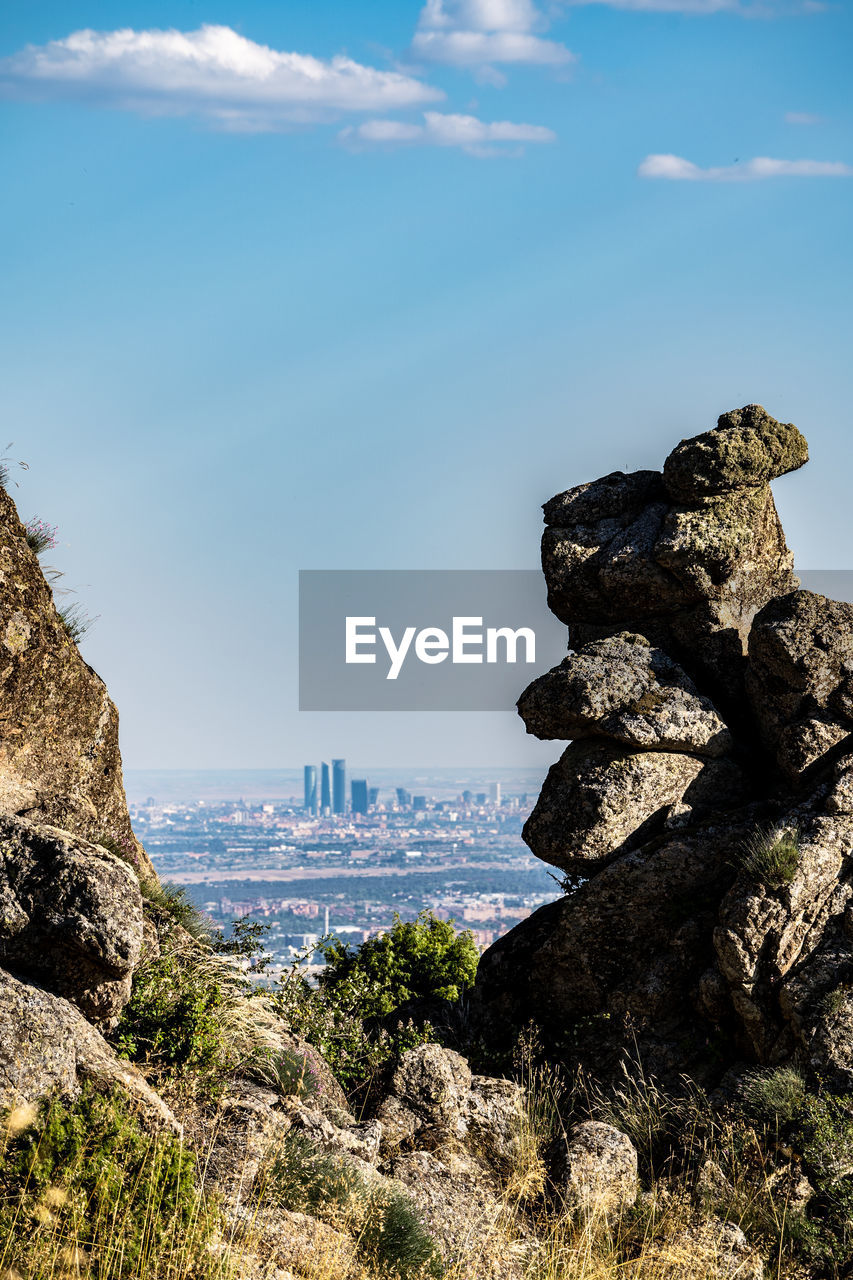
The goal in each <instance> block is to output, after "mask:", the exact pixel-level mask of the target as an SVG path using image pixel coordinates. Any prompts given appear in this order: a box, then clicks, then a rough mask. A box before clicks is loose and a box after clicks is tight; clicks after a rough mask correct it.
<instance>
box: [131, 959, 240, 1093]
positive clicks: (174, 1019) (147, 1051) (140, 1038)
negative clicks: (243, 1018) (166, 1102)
mask: <svg viewBox="0 0 853 1280" xmlns="http://www.w3.org/2000/svg"><path fill="white" fill-rule="evenodd" d="M228 994H229V992H228V987H227V983H226V982H225V981H224V979H223V975H221V974H220V973H219V972H217V970H216V969H212V968H211V965H210V964H209V958H208V956H207V955H205V953H204V952H202V951H201V949H199V950H198V952H196V951H195V950H194V949H192V948H190V947H168V946H166V947H164V948H163V950H161V952H160V954H159V956H156V957H154V958H152V959H149V960H147V961H144V962H143V963H142V964H141V965H140V966H139V967H138V968H137V970H136V972H135V973H134V975H133V988H132V991H131V996H130V1000H129V1001H128V1003H127V1005H126V1006H125V1008H124V1010H123V1012H122V1015H121V1019H120V1021H119V1024H118V1026H117V1028H116V1030H115V1031H114V1033H113V1037H112V1038H113V1042H114V1043H115V1045H116V1047H117V1049H118V1051H119V1052H120V1053H121V1054H123V1055H124V1056H125V1057H128V1058H131V1059H132V1060H133V1061H135V1062H143V1063H147V1064H149V1065H151V1066H155V1067H159V1068H160V1069H161V1070H162V1071H163V1072H164V1074H166V1075H168V1076H175V1075H178V1074H181V1073H182V1072H186V1071H196V1072H199V1071H210V1070H211V1069H213V1068H215V1067H217V1066H218V1065H219V1064H220V1062H221V1061H222V1059H223V1057H224V1056H225V1052H226V1043H225V1036H224V1028H223V1012H224V1006H225V1004H226V1001H227V998H228Z"/></svg>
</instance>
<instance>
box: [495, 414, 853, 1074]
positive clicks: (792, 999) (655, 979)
mask: <svg viewBox="0 0 853 1280" xmlns="http://www.w3.org/2000/svg"><path fill="white" fill-rule="evenodd" d="M807 456H808V454H807V447H806V443H805V440H804V439H803V437H802V436H801V435H800V433H799V431H797V429H796V428H795V427H794V426H792V425H791V424H784V423H780V422H777V421H776V420H775V419H773V418H771V417H770V415H769V414H767V413H766V411H765V410H764V409H762V408H761V407H760V406H758V405H748V406H746V407H745V408H744V409H740V410H735V411H733V412H732V413H728V414H724V415H723V416H722V417H721V418H720V420H719V422H718V425H717V427H716V428H715V429H714V430H712V431H708V432H705V433H703V434H702V435H699V436H696V437H694V438H692V439H690V440H685V441H682V442H681V444H679V445H678V446H677V447H676V448H675V449H674V450H673V452H672V453H671V454H670V456H669V458H668V459H667V460H666V462H665V463H664V466H663V469H662V472H660V473H658V472H653V471H643V472H636V473H634V474H633V475H625V474H623V473H621V472H615V473H613V474H611V475H609V476H605V477H604V478H603V479H602V480H598V481H593V482H592V483H587V484H583V485H579V486H577V487H576V488H574V489H570V490H567V491H566V492H565V493H562V494H559V495H558V496H557V497H556V498H553V499H551V501H550V502H547V503H546V504H545V507H544V511H545V523H546V528H545V533H544V535H543V541H542V563H543V569H544V572H545V578H546V581H547V584H548V598H549V603H550V605H551V608H552V609H553V610H554V612H555V613H556V614H557V616H558V617H559V618H560V619H561V620H562V621H563V622H565V623H567V624H568V627H569V643H570V646H571V647H570V650H569V653H568V655H567V657H566V658H565V659H564V661H563V662H562V663H561V664H560V665H559V666H558V667H556V668H554V670H552V671H550V672H548V673H547V674H546V675H544V676H541V677H540V678H539V679H538V680H536V681H534V683H533V684H532V685H531V686H530V687H529V688H528V689H527V690H526V691H525V692H524V693H523V694H522V696H521V698H520V700H519V713H520V714H521V716H522V718H523V720H524V722H525V725H526V727H527V729H528V732H530V733H533V734H535V735H536V736H537V737H539V738H544V739H550V738H554V739H564V740H571V743H570V745H569V746H568V747H566V749H565V750H564V752H563V755H562V756H561V758H560V760H559V761H558V763H557V764H555V765H554V766H553V767H552V768H551V770H550V772H549V773H548V776H547V778H546V780H545V783H544V785H543V788H542V793H541V795H540V797H539V800H538V803H537V805H536V807H535V808H534V810H533V813H532V814H531V816H530V818H529V819H528V822H527V824H526V826H525V829H524V837H525V839H526V840H527V843H528V844H529V846H530V848H531V849H532V850H533V852H534V853H535V854H537V856H539V857H540V858H542V859H543V860H544V861H546V862H549V863H550V864H552V865H554V866H557V867H559V868H561V869H563V870H564V871H566V872H567V873H568V875H569V879H568V880H567V881H566V885H565V887H566V889H567V893H566V896H564V897H563V898H561V899H559V900H558V901H556V902H554V903H552V904H550V905H549V906H546V907H543V908H541V909H540V910H539V911H537V912H535V913H534V914H533V916H531V917H530V918H529V919H528V920H526V921H524V922H523V923H522V924H521V925H519V926H518V927H517V928H516V929H514V930H512V931H511V932H510V933H509V934H507V935H505V936H504V937H503V938H501V939H500V940H499V941H498V942H497V943H496V944H495V945H494V946H493V947H492V948H490V950H489V951H488V952H487V953H486V954H485V956H484V957H483V959H482V961H481V965H480V970H479V974H478V979H477V988H476V993H475V1008H476V1010H477V1011H478V1013H479V1016H480V1017H481V1018H482V1019H483V1020H484V1021H485V1023H486V1024H487V1025H488V1027H489V1028H490V1029H491V1031H492V1032H493V1033H495V1034H500V1028H502V1027H506V1026H522V1025H525V1024H526V1023H527V1021H528V1020H529V1019H530V1018H533V1019H534V1020H535V1021H536V1022H537V1023H538V1024H539V1025H540V1027H541V1028H543V1029H544V1030H545V1032H546V1033H547V1034H549V1035H550V1036H551V1039H552V1042H554V1043H561V1044H563V1045H565V1044H566V1043H567V1040H568V1041H569V1042H570V1043H571V1044H572V1045H573V1046H574V1054H575V1056H578V1055H579V1056H580V1057H581V1058H582V1059H584V1060H585V1062H586V1064H587V1066H588V1068H589V1069H590V1070H592V1071H593V1073H597V1074H598V1075H599V1076H602V1075H606V1074H607V1072H608V1071H610V1070H614V1071H615V1070H618V1068H619V1064H620V1062H621V1061H622V1060H623V1059H624V1058H625V1056H626V1055H630V1056H632V1057H634V1056H636V1055H638V1054H639V1056H640V1057H641V1058H642V1059H643V1061H644V1063H645V1065H646V1066H647V1067H649V1068H650V1069H651V1070H653V1071H654V1072H657V1073H659V1074H661V1075H668V1076H670V1077H672V1078H676V1077H678V1075H680V1074H681V1073H683V1072H687V1073H692V1074H694V1075H695V1076H701V1077H703V1078H704V1079H708V1078H709V1076H713V1073H714V1071H715V1070H716V1071H717V1072H718V1073H719V1072H720V1071H722V1070H725V1068H726V1066H727V1065H731V1063H733V1062H734V1061H736V1060H739V1059H743V1058H747V1059H751V1060H752V1061H754V1062H759V1063H764V1064H775V1063H784V1062H787V1061H789V1060H790V1059H792V1058H794V1057H795V1056H797V1055H800V1057H802V1058H807V1059H808V1060H810V1061H811V1062H812V1063H813V1064H814V1066H815V1067H816V1068H817V1069H818V1070H819V1071H821V1072H823V1073H824V1075H827V1074H829V1075H832V1076H833V1077H834V1078H835V1079H837V1080H838V1081H840V1082H842V1083H843V1084H844V1087H845V1088H850V1087H851V1084H853V1052H851V1051H850V1050H849V1049H848V1048H847V1047H846V1046H847V1045H848V1044H849V1036H847V1035H846V1032H845V1028H847V1027H848V1025H853V1001H851V999H850V997H849V984H851V981H853V925H851V923H850V922H851V920H853V906H851V900H853V606H850V605H847V604H841V603H838V602H835V601H831V600H827V599H825V598H824V597H822V596H818V595H814V594H812V593H810V592H806V591H799V590H796V581H795V579H794V577H793V573H792V557H791V554H790V552H789V551H788V549H787V547H786V545H785V539H784V535H783V533H782V529H781V526H780V524H779V520H778V517H777V515H776V511H775V507H774V504H773V498H772V494H771V492H770V489H769V482H770V481H771V480H773V479H774V478H775V477H777V476H780V475H782V474H784V473H785V472H788V471H792V470H795V469H796V468H797V467H799V466H801V465H802V464H803V463H804V462H805V461H806V460H807ZM711 1041H713V1043H714V1045H715V1055H714V1056H713V1057H712V1055H710V1054H709V1052H708V1045H709V1043H710V1042H711ZM726 1059H728V1061H727V1060H726ZM714 1062H716V1066H714V1065H713V1063H714Z"/></svg>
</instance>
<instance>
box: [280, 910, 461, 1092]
mask: <svg viewBox="0 0 853 1280" xmlns="http://www.w3.org/2000/svg"><path fill="white" fill-rule="evenodd" d="M319 949H320V951H321V953H322V955H323V957H324V959H325V960H326V968H325V969H324V970H323V971H322V973H321V975H320V978H319V984H318V988H317V989H316V990H315V989H313V988H312V987H311V986H310V985H309V984H308V982H306V981H305V979H304V977H303V976H302V974H301V973H300V972H299V971H298V970H296V969H294V970H293V971H292V972H291V974H290V976H289V977H288V979H287V980H286V981H284V982H283V983H282V984H281V985H280V986H279V988H278V990H277V992H276V994H275V1005H276V1007H277V1009H278V1011H279V1012H280V1013H281V1014H282V1016H283V1017H284V1018H286V1020H287V1021H288V1022H289V1024H290V1026H291V1027H292V1029H293V1030H294V1031H295V1032H296V1033H297V1034H298V1035H301V1036H303V1037H304V1038H305V1039H306V1040H308V1041H310V1043H311V1044H313V1045H315V1046H316V1048H317V1049H319V1051H320V1052H321V1053H322V1055H323V1057H324V1058H325V1059H326V1061H327V1062H328V1063H329V1066H330V1067H331V1069H332V1071H333V1072H334V1074H335V1076H336V1077H337V1079H338V1080H339V1082H340V1084H341V1085H342V1087H343V1088H344V1089H345V1090H346V1091H347V1093H348V1094H349V1095H350V1097H351V1098H358V1097H362V1098H363V1097H364V1095H365V1094H366V1092H367V1091H368V1090H369V1088H370V1086H371V1084H372V1083H373V1082H374V1081H375V1080H377V1079H378V1078H380V1077H381V1076H382V1074H383V1073H384V1072H385V1071H386V1070H387V1069H388V1068H390V1067H391V1066H392V1065H393V1064H394V1063H395V1062H396V1061H397V1059H398V1058H399V1057H400V1055H401V1054H402V1053H405V1051H406V1050H407V1049H412V1048H414V1047H415V1046H416V1045H419V1044H425V1043H427V1042H428V1041H430V1040H435V1039H436V1032H435V1029H434V1027H433V1026H432V1024H431V1023H430V1022H429V1020H428V1019H427V1018H426V1016H425V1015H423V1014H422V1013H421V1016H415V1015H416V1014H417V1013H418V1010H417V1009H416V1007H415V1006H416V1005H417V1004H418V1003H419V1002H420V1003H421V1005H424V1004H427V1005H428V1004H429V1002H432V1004H433V1005H435V1004H437V1003H439V1002H442V1001H458V1000H459V999H460V997H461V996H462V994H463V993H464V992H465V991H466V990H467V989H468V988H469V987H470V986H472V985H473V982H474V978H475V976H476V972H477V961H478V958H479V957H478V953H477V948H476V945H475V943H474V940H473V938H472V937H471V934H470V933H467V932H466V933H461V934H457V933H456V931H455V929H454V928H453V925H452V924H450V923H448V922H447V921H444V920H438V919H437V918H436V917H435V916H433V915H432V914H431V913H430V912H428V911H424V912H421V914H420V915H419V916H418V917H417V919H416V920H413V921H410V922H407V923H404V922H403V921H402V920H401V919H400V918H399V916H397V917H395V921H394V925H393V926H392V928H391V929H390V930H389V931H388V932H387V933H386V934H384V935H382V936H381V937H378V938H370V939H368V941H367V942H364V943H362V945H361V946H360V947H357V948H350V947H346V946H344V944H343V943H341V942H339V941H338V940H337V939H332V940H331V941H328V942H324V943H322V944H321V946H320V948H319Z"/></svg>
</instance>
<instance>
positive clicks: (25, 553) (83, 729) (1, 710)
mask: <svg viewBox="0 0 853 1280" xmlns="http://www.w3.org/2000/svg"><path fill="white" fill-rule="evenodd" d="M0 724H2V729H0V807H2V812H4V813H8V814H18V815H20V816H25V817H28V818H30V819H32V820H33V821H36V822H43V823H48V824H50V825H52V826H56V827H61V828H62V829H63V830H66V831H71V832H73V833H74V834H75V835H80V836H83V837H85V838H86V839H87V840H91V841H93V842H95V843H97V842H98V841H99V840H103V839H108V840H110V841H112V842H115V844H116V845H117V846H118V847H120V848H122V849H123V850H125V851H126V854H127V857H128V858H129V859H130V860H131V861H133V862H134V863H135V864H136V865H137V866H138V868H139V870H140V871H141V872H142V873H144V874H147V875H153V868H152V867H151V864H150V862H149V861H148V858H147V856H146V854H145V851H144V849H143V848H142V846H141V845H140V844H139V842H138V841H137V840H136V838H135V836H134V834H133V831H132V829H131V826H130V818H129V816H128V812H127V803H126V801H125V796H124V787H123V784H122V773H121V755H120V753H119V746H118V716H117V714H116V709H115V707H114V706H113V704H112V702H111V701H110V699H109V697H108V695H107V690H106V687H105V686H104V683H103V681H102V680H101V679H100V678H99V677H98V676H97V675H96V674H95V672H94V671H93V670H92V669H91V667H89V666H87V664H86V663H85V662H84V661H83V659H82V657H81V656H80V653H79V651H78V649H77V646H76V645H75V644H74V642H73V641H72V640H71V639H70V637H69V635H68V633H67V631H66V629H65V626H64V624H63V622H62V620H61V618H60V617H59V614H58V613H57V610H56V606H55V604H54V601H53V594H52V592H51V589H50V586H49V585H48V583H47V581H46V580H45V577H44V575H43V573H42V571H41V568H40V566H39V562H38V559H37V557H36V556H35V554H34V553H33V552H32V551H31V550H30V548H29V546H28V545H27V541H26V537H25V531H24V527H23V525H22V524H21V522H20V520H19V519H18V514H17V512H16V510H15V504H14V503H13V501H12V499H11V498H10V496H9V495H8V493H6V492H5V490H3V489H1V488H0Z"/></svg>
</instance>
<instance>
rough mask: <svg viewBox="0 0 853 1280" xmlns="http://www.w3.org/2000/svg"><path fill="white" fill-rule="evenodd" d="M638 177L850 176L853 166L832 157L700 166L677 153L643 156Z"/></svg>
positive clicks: (745, 179) (761, 159) (692, 179)
mask: <svg viewBox="0 0 853 1280" xmlns="http://www.w3.org/2000/svg"><path fill="white" fill-rule="evenodd" d="M637 173H638V175H639V176H640V177H641V178H664V179H668V180H669V181H673V182H754V181H758V180H760V179H763V178H851V177H853V167H851V166H850V165H848V164H842V163H841V162H840V161H834V160H773V159H771V158H770V157H769V156H756V158H755V159H754V160H747V161H745V162H744V163H743V164H729V165H724V166H722V167H721V168H716V169H715V168H710V169H702V168H700V166H699V165H696V164H693V163H692V162H691V161H690V160H684V159H682V157H681V156H672V155H653V156H646V158H645V160H644V161H643V162H642V164H641V165H640V167H639V169H638V170H637Z"/></svg>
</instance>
